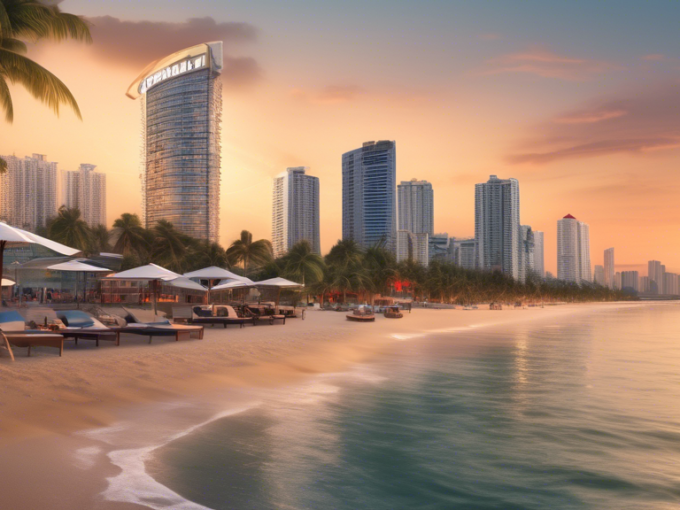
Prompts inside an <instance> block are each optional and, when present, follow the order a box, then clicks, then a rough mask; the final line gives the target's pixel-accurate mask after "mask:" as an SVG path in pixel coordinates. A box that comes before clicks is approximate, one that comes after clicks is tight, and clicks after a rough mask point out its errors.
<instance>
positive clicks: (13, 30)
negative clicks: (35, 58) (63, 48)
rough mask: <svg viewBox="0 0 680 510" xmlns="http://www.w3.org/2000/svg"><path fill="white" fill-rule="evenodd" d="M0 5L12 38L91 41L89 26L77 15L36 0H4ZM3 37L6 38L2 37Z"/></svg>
mask: <svg viewBox="0 0 680 510" xmlns="http://www.w3.org/2000/svg"><path fill="white" fill-rule="evenodd" d="M2 3H3V4H4V7H5V12H6V14H7V18H8V19H9V26H10V29H9V32H10V34H11V35H12V36H14V37H25V38H28V39H30V40H33V41H35V40H38V39H54V40H55V41H63V40H64V39H75V40H77V41H83V42H86V43H91V42H92V35H91V34H90V24H89V23H88V22H87V21H86V20H85V19H84V18H82V17H80V16H76V15H73V14H69V13H65V12H62V11H61V9H60V8H59V6H56V5H45V4H43V3H41V2H39V1H35V0H3V1H2ZM3 37H6V36H5V35H4V34H3Z"/></svg>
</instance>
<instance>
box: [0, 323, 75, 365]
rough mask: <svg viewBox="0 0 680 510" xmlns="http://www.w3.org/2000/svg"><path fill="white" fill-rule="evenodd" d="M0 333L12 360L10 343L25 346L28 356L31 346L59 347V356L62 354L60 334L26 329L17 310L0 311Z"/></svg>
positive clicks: (61, 337) (62, 345)
mask: <svg viewBox="0 0 680 510" xmlns="http://www.w3.org/2000/svg"><path fill="white" fill-rule="evenodd" d="M0 335H1V336H2V342H3V343H4V345H5V347H6V348H7V350H8V351H9V355H10V357H11V358H12V360H14V353H13V351H12V348H11V346H10V344H11V345H14V346H15V347H27V348H28V355H29V356H30V355H31V348H33V347H55V348H57V349H59V356H62V355H63V354H64V337H63V336H62V335H60V334H58V333H50V332H48V331H39V330H27V329H26V323H25V322H24V318H23V317H22V316H21V314H19V312H15V311H8V312H1V313H0Z"/></svg>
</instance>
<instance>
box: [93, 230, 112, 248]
mask: <svg viewBox="0 0 680 510" xmlns="http://www.w3.org/2000/svg"><path fill="white" fill-rule="evenodd" d="M90 231H91V237H92V239H91V241H92V252H99V253H101V252H108V251H109V250H110V249H111V246H110V245H109V231H108V229H107V228H106V226H104V225H97V226H96V227H93V228H91V229H90Z"/></svg>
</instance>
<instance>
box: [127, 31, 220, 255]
mask: <svg viewBox="0 0 680 510" xmlns="http://www.w3.org/2000/svg"><path fill="white" fill-rule="evenodd" d="M222 62H223V58H222V42H221V41H219V42H211V43H204V44H198V45H196V46H192V47H191V48H186V49H184V50H182V51H178V52H176V53H173V54H172V55H169V56H167V57H165V58H162V59H160V60H157V61H155V62H152V63H151V64H149V65H148V66H147V67H146V68H145V69H144V70H143V71H142V73H141V74H140V75H139V76H138V77H137V79H136V80H135V81H134V82H133V83H132V85H130V88H129V89H128V91H127V96H128V97H129V98H131V99H141V106H142V165H143V169H142V174H141V178H142V211H143V217H144V222H145V224H146V226H147V228H150V227H153V226H154V225H155V224H156V222H157V221H158V220H167V221H170V222H171V223H172V224H173V225H175V227H176V228H177V229H178V230H179V231H180V232H183V233H185V234H187V235H190V236H193V237H196V238H199V239H207V240H209V241H212V242H217V240H218V231H219V206H220V165H221V142H220V135H221V121H222V85H221V82H220V81H219V79H218V77H219V75H220V73H221V71H222Z"/></svg>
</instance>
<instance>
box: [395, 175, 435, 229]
mask: <svg viewBox="0 0 680 510" xmlns="http://www.w3.org/2000/svg"><path fill="white" fill-rule="evenodd" d="M397 195H398V196H399V201H398V205H399V208H398V210H399V230H408V231H409V232H413V233H414V234H422V233H423V232H426V233H428V234H429V235H430V236H432V235H433V234H434V192H433V191H432V184H430V183H429V182H427V181H419V180H417V179H411V180H410V181H401V184H399V186H397Z"/></svg>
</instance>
